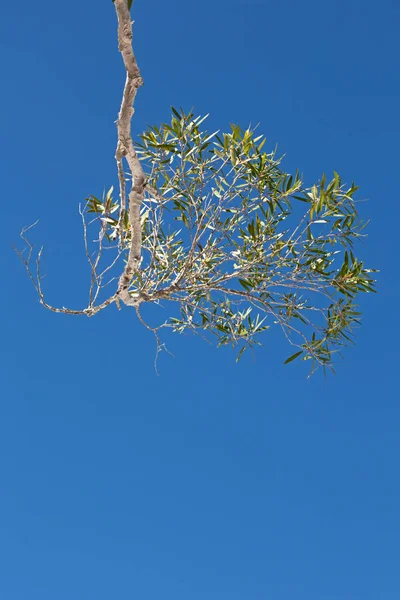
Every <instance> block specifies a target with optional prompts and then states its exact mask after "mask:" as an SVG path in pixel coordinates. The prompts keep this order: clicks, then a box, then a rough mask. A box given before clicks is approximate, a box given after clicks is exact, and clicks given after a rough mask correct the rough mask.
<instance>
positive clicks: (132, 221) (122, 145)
mask: <svg viewBox="0 0 400 600" xmlns="http://www.w3.org/2000/svg"><path fill="white" fill-rule="evenodd" d="M114 5H115V10H116V12H117V18H118V46H119V51H120V52H121V55H122V58H123V61H124V65H125V69H126V81H125V88H124V91H123V95H122V103H121V108H120V111H119V115H118V120H117V130H118V142H117V149H116V153H115V159H116V161H117V167H118V178H119V186H120V198H121V209H120V217H119V230H120V236H121V238H122V235H123V234H122V231H123V223H124V219H125V214H126V211H128V216H129V226H130V230H131V242H130V249H129V255H128V261H127V264H126V266H125V269H124V272H123V274H122V275H121V277H120V280H119V286H118V292H117V293H118V295H119V297H120V298H121V300H122V301H123V302H124V303H125V304H128V305H131V306H134V305H136V304H137V300H133V298H132V297H131V296H130V294H129V291H128V290H129V285H130V283H131V281H132V277H133V275H134V274H135V273H136V272H137V271H138V269H139V267H140V261H141V250H142V231H141V224H140V206H141V204H142V202H143V198H144V184H145V176H144V172H143V168H142V165H141V163H140V160H139V158H138V156H137V154H136V151H135V149H134V146H133V142H132V133H131V122H132V116H133V113H134V108H133V105H134V102H135V98H136V94H137V91H138V89H139V87H140V86H141V85H143V79H142V77H141V74H140V71H139V67H138V65H137V62H136V58H135V55H134V52H133V48H132V21H131V17H130V13H129V9H128V5H127V2H126V0H115V1H114ZM123 158H125V159H126V161H127V163H128V166H129V171H130V174H131V177H132V186H131V190H130V192H129V202H128V206H127V197H126V185H125V176H124V170H123Z"/></svg>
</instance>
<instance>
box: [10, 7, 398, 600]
mask: <svg viewBox="0 0 400 600" xmlns="http://www.w3.org/2000/svg"><path fill="white" fill-rule="evenodd" d="M399 7H400V5H399V3H398V2H397V1H395V0H392V1H391V0H381V1H380V2H379V3H376V2H371V1H368V0H367V1H361V0H340V1H339V0H337V1H334V2H317V0H305V1H304V2H295V1H294V0H292V1H289V0H279V1H278V0H276V1H271V0H258V1H255V0H253V1H251V0H247V1H244V0H243V1H241V2H239V1H238V0H212V1H211V0H203V1H202V2H195V3H194V2H193V3H192V2H188V1H187V0H169V1H166V0H162V1H161V0H158V1H153V2H152V1H151V0H135V2H134V5H133V10H132V13H133V18H134V19H135V21H136V25H135V49H136V53H137V58H138V61H139V64H140V67H141V69H142V73H143V76H144V78H145V87H144V88H142V89H141V90H140V94H139V96H138V101H137V114H136V120H135V127H136V128H137V130H140V131H141V130H142V129H143V128H144V126H145V124H146V123H157V122H162V121H163V120H167V119H168V118H169V106H170V105H171V104H172V105H176V106H180V105H182V106H183V107H185V108H190V107H191V106H193V105H195V107H196V109H197V111H198V112H199V113H200V114H205V113H206V112H210V113H211V116H210V119H209V129H210V130H214V129H216V128H218V127H221V128H222V129H224V128H225V129H227V128H228V126H229V123H230V122H233V121H234V122H239V123H240V124H241V125H243V126H246V125H247V124H248V123H249V122H250V121H251V122H252V123H257V122H260V123H261V130H262V131H263V132H265V133H266V134H267V136H268V139H269V143H270V148H272V147H273V146H274V144H275V143H276V142H278V143H279V148H280V151H282V152H284V153H286V154H287V158H286V159H285V163H284V164H285V166H286V167H287V169H288V170H294V169H295V168H296V167H298V168H299V169H300V170H301V171H302V172H303V173H304V174H305V176H306V179H307V181H308V182H309V183H310V184H311V183H313V180H314V179H316V178H318V177H319V176H320V175H321V173H322V172H323V171H327V172H328V173H329V174H330V173H331V172H332V170H333V169H335V170H337V171H338V172H339V173H341V175H342V176H343V178H344V179H345V180H346V181H349V182H350V181H351V180H353V179H354V180H355V181H356V182H357V183H358V184H359V185H360V186H361V191H360V193H359V198H365V199H368V203H365V204H362V205H361V213H362V216H363V217H364V218H368V217H370V218H371V224H370V228H369V238H368V240H367V241H366V242H365V243H364V247H363V248H361V249H360V254H362V256H363V258H365V260H366V261H368V262H369V265H370V266H375V267H377V268H380V269H381V273H380V275H379V290H380V294H379V295H369V296H364V297H363V298H362V305H361V306H362V309H363V311H364V313H365V317H364V324H363V327H362V328H361V329H360V330H359V331H358V334H357V345H356V346H355V347H354V348H350V349H348V350H347V351H346V352H345V359H346V360H345V361H343V362H341V363H339V364H338V368H337V375H336V376H329V377H328V378H327V380H324V378H323V376H322V374H319V375H317V376H315V377H314V378H312V379H311V380H307V379H306V375H307V365H306V364H304V363H302V362H295V363H293V364H292V365H288V366H285V367H284V366H283V365H282V363H283V360H284V359H285V358H286V357H287V356H288V353H290V349H289V348H288V347H287V346H286V344H285V342H284V341H283V340H282V339H281V337H280V336H279V335H278V334H275V333H271V334H266V335H265V337H264V343H265V345H264V347H263V348H262V349H260V350H259V351H257V352H256V355H255V358H252V357H251V356H250V355H249V356H244V358H243V360H242V361H241V362H240V363H239V364H238V365H235V362H234V355H233V353H232V351H231V350H230V349H219V350H218V349H215V348H211V347H209V346H208V345H207V344H205V343H204V342H203V341H202V340H200V339H193V338H191V337H179V336H171V335H169V336H168V345H169V348H170V350H171V351H173V352H174V354H175V358H172V357H170V356H168V355H162V356H161V358H160V362H159V370H160V376H159V377H157V376H156V375H155V372H154V369H153V358H154V350H155V348H154V340H153V339H152V337H151V335H150V334H149V332H147V331H146V330H144V329H143V328H142V327H141V326H140V325H139V324H138V323H137V321H136V319H135V317H134V314H133V313H132V312H130V311H129V310H128V309H126V310H124V311H123V312H122V313H118V311H117V310H116V309H115V308H114V307H113V308H111V309H109V310H107V311H105V312H103V313H102V314H100V315H99V316H97V317H95V318H93V319H85V318H78V317H64V316H59V315H55V314H52V313H50V312H47V311H46V310H44V309H43V308H42V307H41V306H40V305H39V303H38V301H37V298H36V296H35V293H34V290H33V288H32V286H31V285H30V283H29V281H28V279H27V277H26V276H25V273H24V271H23V268H22V266H21V264H20V263H19V262H18V259H17V257H16V256H15V255H14V254H13V252H12V249H11V246H10V244H11V242H17V241H18V234H19V230H20V229H21V227H22V226H23V225H27V224H29V223H32V222H33V221H34V220H36V219H37V218H38V217H40V224H39V226H38V228H37V229H36V231H35V233H34V235H33V239H34V240H35V241H36V242H37V243H44V245H45V258H44V261H45V262H44V267H45V271H46V272H47V273H48V276H47V278H46V281H45V283H46V288H45V289H46V292H47V294H48V299H49V301H50V302H52V303H54V304H57V303H58V304H65V305H72V306H76V307H82V306H84V303H85V302H86V298H87V281H88V277H89V272H88V267H87V264H86V262H85V258H84V253H83V247H82V237H81V224H80V218H79V215H78V211H77V207H78V203H79V202H80V201H82V199H83V198H84V197H85V196H86V195H88V194H90V193H93V194H100V193H101V192H102V190H103V187H104V186H109V185H111V184H112V183H114V184H115V183H116V172H115V166H114V159H113V155H114V148H115V137H116V133H115V125H114V121H115V118H116V115H117V111H118V107H119V102H120V94H121V90H122V86H123V81H124V71H123V67H122V63H121V59H120V55H119V54H118V52H117V49H116V38H115V34H116V19H115V14H114V8H113V5H112V3H111V0H104V1H101V2H100V1H99V0H96V1H94V0H90V1H89V0H87V1H83V0H72V1H70V2H52V1H51V0H41V2H31V1H28V0H19V1H18V2H6V3H4V5H3V6H2V10H1V13H2V16H1V25H0V48H1V53H0V55H1V58H0V61H1V65H0V66H1V73H2V82H3V92H2V95H1V98H0V108H1V110H0V129H1V138H2V141H1V149H0V152H1V162H0V165H1V167H0V168H1V173H2V175H1V195H2V207H3V208H2V216H3V219H2V235H1V253H0V261H1V263H0V272H1V274H2V276H1V280H2V292H1V295H0V303H1V305H0V314H1V322H2V344H1V346H0V352H1V363H0V364H1V381H2V385H1V391H2V399H1V402H0V529H1V534H0V598H4V600H67V599H68V600H109V599H110V598H118V599H121V600H122V599H128V598H137V599H140V600H170V599H171V600H239V599H240V600H241V599H244V598H245V599H251V600H269V599H271V600H272V599H273V600H303V599H304V600H321V599H323V600H369V599H371V600H372V599H374V600H375V599H378V598H384V599H385V600H398V598H399V597H400V570H399V568H398V567H399V560H400V548H399V538H400V515H399V503H400V484H399V451H400V439H399V431H400V407H399V402H398V399H397V400H396V396H398V391H397V388H398V371H399V350H398V338H399V325H398V320H399V317H398V306H399V291H400V290H399V262H398V258H399V252H398V246H397V243H396V242H395V239H396V236H398V232H399V217H400V213H399V208H398V206H399V197H398V162H399V141H398V140H399V124H400V119H399V110H398V107H399V105H400V98H399V96H400V81H399V71H398V56H399V55H400V48H399V41H398V40H399V38H398V23H399V18H400V8H399Z"/></svg>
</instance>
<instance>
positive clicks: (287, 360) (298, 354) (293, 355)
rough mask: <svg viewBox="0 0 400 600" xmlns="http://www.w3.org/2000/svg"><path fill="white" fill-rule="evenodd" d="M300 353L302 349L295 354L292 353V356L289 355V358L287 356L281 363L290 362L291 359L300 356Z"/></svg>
mask: <svg viewBox="0 0 400 600" xmlns="http://www.w3.org/2000/svg"><path fill="white" fill-rule="evenodd" d="M300 354H303V350H300V352H296V353H295V354H292V356H289V358H287V359H286V360H285V362H284V363H283V364H284V365H287V364H288V363H290V362H292V360H295V359H296V358H297V357H298V356H300Z"/></svg>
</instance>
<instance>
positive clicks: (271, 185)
mask: <svg viewBox="0 0 400 600" xmlns="http://www.w3.org/2000/svg"><path fill="white" fill-rule="evenodd" d="M113 2H114V5H115V8H116V12H117V16H118V24H119V27H118V39H119V48H120V51H121V54H122V57H123V60H124V64H125V68H126V71H127V81H126V85H125V89H124V93H123V97H122V104H121V109H120V113H119V117H118V121H117V129H118V144H117V150H116V161H117V169H118V182H119V197H118V199H115V197H114V188H113V187H111V188H110V189H109V190H108V191H107V192H106V193H105V194H104V195H103V196H102V197H101V198H99V197H97V196H95V195H91V196H89V197H88V198H86V202H85V205H84V206H83V207H81V215H82V220H83V224H84V239H85V247H86V256H87V259H88V262H89V265H90V269H91V284H90V291H89V301H88V306H87V307H86V308H85V309H82V310H70V309H66V308H56V307H53V306H51V305H50V304H48V303H47V301H46V300H45V297H44V294H43V291H42V285H41V276H40V260H41V250H40V251H39V253H38V258H37V261H36V265H37V268H36V271H35V273H33V271H32V269H31V258H32V250H33V248H32V246H31V245H30V244H29V242H28V241H27V243H28V250H27V253H25V254H23V253H20V256H21V258H22V260H23V261H24V263H25V266H26V268H27V270H28V273H29V275H30V277H31V279H32V281H33V283H34V285H35V287H36V289H37V291H38V294H39V298H40V301H41V302H42V304H43V305H44V306H46V307H47V308H49V309H51V310H53V311H55V312H64V313H73V314H85V315H87V316H92V315H94V314H96V313H97V312H99V310H102V309H104V308H106V307H107V306H109V305H111V304H113V303H116V304H117V305H118V307H120V304H121V303H124V304H126V305H127V306H131V307H133V308H134V309H135V310H136V313H137V315H138V317H139V319H140V321H141V322H142V323H143V324H144V325H145V326H146V327H148V328H149V329H151V330H152V331H153V332H154V334H155V335H156V338H157V345H158V349H160V348H162V347H163V346H162V342H161V338H160V330H161V329H162V328H165V327H169V328H172V329H173V330H174V331H175V332H178V333H182V332H186V331H192V332H194V333H199V334H201V335H204V336H206V337H210V336H211V337H215V338H216V340H217V343H218V345H226V344H231V345H232V346H234V347H236V348H237V358H238V359H239V358H240V357H241V356H242V354H243V352H244V351H245V350H246V349H247V348H251V347H253V346H255V345H257V344H260V339H262V337H263V336H265V335H266V333H265V332H266V330H268V329H269V328H270V327H272V326H278V327H279V328H280V329H281V331H282V333H283V335H284V336H285V337H286V339H287V341H288V343H289V344H290V345H291V346H292V351H291V352H290V354H289V356H288V358H287V360H286V362H287V363H289V362H291V361H293V360H295V359H296V358H301V359H303V360H307V361H311V371H312V372H313V371H314V370H315V369H316V368H317V367H318V366H322V367H324V368H326V367H332V365H333V362H334V357H335V354H336V353H337V352H339V351H340V349H341V348H342V346H343V345H346V344H348V343H349V342H352V340H353V328H354V325H357V324H359V323H360V312H359V310H358V307H357V304H356V298H357V296H358V294H359V293H361V292H374V291H375V287H374V279H373V275H372V274H373V272H374V270H373V269H370V268H366V267H365V266H364V264H363V262H362V261H361V260H359V259H358V258H357V257H356V255H355V247H354V246H355V243H356V242H357V239H358V238H359V237H360V236H362V235H363V229H364V227H365V224H364V223H362V222H361V221H360V219H359V217H358V214H357V210H356V200H355V198H354V196H355V193H356V191H357V189H358V188H357V187H356V186H355V185H354V183H352V184H351V185H345V183H344V182H343V181H342V179H341V177H340V176H339V175H338V174H337V173H336V172H333V173H332V175H331V176H330V177H327V176H326V175H322V176H321V178H320V180H319V181H318V182H317V183H314V184H313V185H311V186H307V185H306V184H305V183H303V178H302V177H301V176H300V174H299V173H298V172H296V173H293V174H289V173H287V172H286V171H285V170H284V169H283V167H282V162H281V159H280V157H279V156H278V155H277V152H276V150H274V151H268V150H267V149H266V148H267V143H266V138H265V137H264V136H263V135H259V134H258V131H257V128H252V127H249V128H247V129H245V130H244V129H241V128H240V127H239V126H238V125H231V129H230V131H229V132H227V133H221V132H219V131H216V132H212V133H209V132H208V131H207V130H206V129H205V128H204V127H205V120H206V117H200V116H196V115H195V113H194V112H193V111H189V112H185V111H184V110H183V109H180V110H177V109H175V108H172V115H171V121H170V122H168V123H163V124H161V125H159V126H156V125H154V126H151V127H149V128H148V129H147V130H146V131H145V132H144V133H143V134H142V135H140V136H138V138H137V139H136V140H134V139H133V138H132V134H131V119H132V114H133V110H132V105H133V103H134V99H135V96H136V93H137V90H138V88H139V87H140V86H141V84H142V79H141V75H140V71H139V68H138V66H137V63H136V59H135V56H134V53H133V49H132V24H131V20H130V15H129V8H130V2H126V0H113ZM88 227H98V231H99V233H98V237H97V240H96V243H95V244H96V248H93V247H92V245H91V243H89V241H88V240H89V237H88ZM26 232H27V229H25V230H24V231H23V234H22V235H23V237H24V239H25V240H27V238H26ZM106 248H107V250H108V252H107V253H106V254H107V257H106V258H107V260H106V262H104V259H105V256H104V250H105V249H106ZM110 278H111V281H110ZM115 282H116V283H115ZM106 285H114V286H115V291H114V293H112V294H111V295H110V296H109V297H108V298H106V299H105V300H101V293H102V290H103V289H104V288H105V287H106ZM100 300H101V301H100ZM161 302H163V303H164V304H165V312H166V315H165V319H164V320H163V322H162V323H160V324H159V325H156V326H153V325H149V324H148V323H146V322H145V321H144V319H143V317H142V315H141V312H140V307H141V306H142V305H143V303H157V304H159V303H161ZM171 303H172V304H171ZM173 305H176V306H177V307H178V312H177V311H176V310H175V309H174V308H173ZM170 306H171V309H169V307H170ZM261 334H263V336H261Z"/></svg>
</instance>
